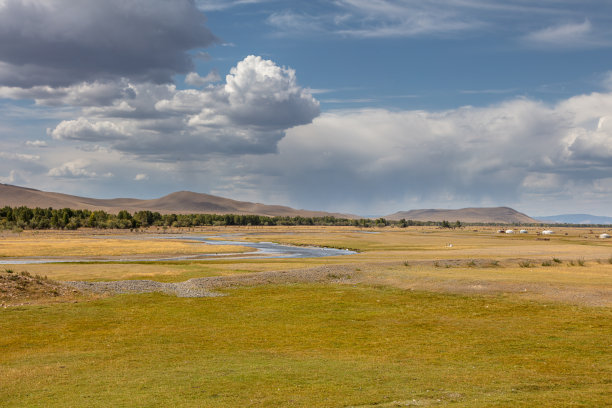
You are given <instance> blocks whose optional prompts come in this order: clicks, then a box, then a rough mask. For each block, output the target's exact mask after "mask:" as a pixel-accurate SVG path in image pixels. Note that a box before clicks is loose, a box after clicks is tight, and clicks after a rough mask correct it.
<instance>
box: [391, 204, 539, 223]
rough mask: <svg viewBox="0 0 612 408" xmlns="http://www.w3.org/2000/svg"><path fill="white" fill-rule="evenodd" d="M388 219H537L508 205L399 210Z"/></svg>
mask: <svg viewBox="0 0 612 408" xmlns="http://www.w3.org/2000/svg"><path fill="white" fill-rule="evenodd" d="M385 218H387V219H389V220H401V219H402V218H404V219H406V220H415V221H444V220H446V221H451V222H454V221H457V220H459V221H461V222H485V223H500V224H520V223H523V224H529V223H538V222H539V221H537V220H534V219H533V218H531V217H529V216H527V215H525V214H523V213H520V212H518V211H516V210H514V209H512V208H509V207H489V208H462V209H460V210H433V209H427V210H411V211H399V212H396V213H395V214H391V215H387V216H386V217H385Z"/></svg>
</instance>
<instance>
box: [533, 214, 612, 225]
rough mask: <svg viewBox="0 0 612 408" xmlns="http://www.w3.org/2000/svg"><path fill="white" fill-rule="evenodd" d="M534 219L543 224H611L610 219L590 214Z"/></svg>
mask: <svg viewBox="0 0 612 408" xmlns="http://www.w3.org/2000/svg"><path fill="white" fill-rule="evenodd" d="M535 218H537V219H538V220H541V221H543V222H547V223H559V224H612V217H604V216H601V215H591V214H559V215H549V216H545V217H544V216H543V217H535Z"/></svg>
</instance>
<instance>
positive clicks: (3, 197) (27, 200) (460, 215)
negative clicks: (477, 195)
mask: <svg viewBox="0 0 612 408" xmlns="http://www.w3.org/2000/svg"><path fill="white" fill-rule="evenodd" d="M4 206H11V207H19V206H26V207H31V208H33V207H41V208H49V207H52V208H72V209H83V210H84V209H87V210H102V211H106V212H108V213H111V214H116V213H118V212H119V211H121V210H127V211H129V212H131V213H134V212H137V211H142V210H145V211H146V210H148V211H153V212H159V213H162V214H170V213H175V214H255V215H264V216H269V217H276V216H279V217H296V216H302V217H325V216H333V217H336V218H349V219H356V218H361V217H359V216H356V215H352V214H342V213H330V212H324V211H310V210H297V209H295V208H291V207H286V206H281V205H267V204H261V203H252V202H248V201H237V200H232V199H229V198H224V197H218V196H214V195H210V194H201V193H194V192H191V191H178V192H176V193H172V194H168V195H166V196H163V197H161V198H155V199H151V200H141V199H136V198H114V199H97V198H88V197H80V196H74V195H69V194H62V193H53V192H46V191H41V190H35V189H32V188H26V187H18V186H13V185H9V184H0V207H4ZM583 215H584V214H580V216H581V217H578V215H576V216H577V217H578V218H577V219H576V220H578V219H579V222H586V221H589V223H595V224H603V223H612V218H608V217H594V216H588V215H584V217H582V216H583ZM558 217H564V216H558ZM384 218H386V219H388V220H393V221H397V220H401V219H402V218H404V219H406V220H414V221H444V220H446V221H449V222H455V221H457V220H459V221H461V222H464V223H470V222H483V223H498V224H499V223H503V224H519V223H522V224H529V223H539V222H540V221H537V220H535V219H533V218H531V217H529V216H527V215H525V214H523V213H520V212H518V211H516V210H513V209H512V208H509V207H493V208H462V209H460V210H440V209H427V210H411V211H400V212H396V213H395V214H390V215H387V216H385V217H384ZM549 218H555V217H539V219H540V220H542V221H544V222H557V221H556V218H555V221H548V219H549ZM604 219H605V221H604ZM558 222H576V223H577V221H566V220H565V219H564V218H559V221H558Z"/></svg>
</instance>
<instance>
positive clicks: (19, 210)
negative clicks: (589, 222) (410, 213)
mask: <svg viewBox="0 0 612 408" xmlns="http://www.w3.org/2000/svg"><path fill="white" fill-rule="evenodd" d="M208 225H336V226H354V227H365V228H370V227H386V226H389V225H393V226H397V227H400V228H406V227H410V226H438V227H441V228H453V229H454V228H461V227H463V226H464V224H462V223H461V222H459V221H456V222H454V223H451V222H448V221H440V222H437V221H415V220H406V219H401V220H399V221H391V220H387V219H385V218H378V219H375V220H373V219H369V218H362V219H347V218H336V217H332V216H326V217H267V216H263V215H240V214H160V213H159V212H152V211H138V212H135V213H134V214H131V213H130V212H129V211H126V210H122V211H119V213H117V214H109V213H107V212H105V211H100V210H96V211H90V210H73V209H70V208H61V209H54V208H38V207H37V208H29V207H4V208H0V229H15V228H20V229H77V228H81V227H86V228H103V229H135V228H146V227H151V226H157V227H198V226H208ZM468 225H470V226H491V225H497V224H494V223H469V224H468ZM519 225H521V224H519ZM522 225H523V226H543V225H545V224H522ZM555 226H557V227H561V226H576V225H572V224H555ZM583 226H584V225H583ZM593 226H597V225H593ZM585 227H586V226H585Z"/></svg>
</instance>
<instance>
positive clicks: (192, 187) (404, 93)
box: [0, 0, 612, 216]
mask: <svg viewBox="0 0 612 408" xmlns="http://www.w3.org/2000/svg"><path fill="white" fill-rule="evenodd" d="M0 183H6V184H14V185H19V186H25V187H31V188H36V189H41V190H45V191H56V192H62V193H67V194H76V195H83V196H90V197H97V198H116V197H134V198H157V197H161V196H163V195H165V194H169V193H171V192H174V191H180V190H189V191H195V192H200V193H209V194H214V195H220V196H223V197H228V198H233V199H237V200H245V201H254V202H261V203H266V204H282V205H289V206H292V207H295V208H304V209H311V210H325V211H334V212H344V213H352V214H358V215H364V216H365V215H386V214H391V213H394V212H396V211H406V210H410V209H419V208H463V207H480V206H486V207H490V206H509V207H512V208H515V209H517V210H519V211H521V212H525V213H527V214H529V215H532V216H537V215H554V214H560V213H591V214H596V215H607V216H612V2H609V1H605V0H600V1H595V0H541V1H538V2H533V1H528V0H506V1H495V0H444V1H442V0H326V1H323V0H295V1H287V0H285V1H276V0H226V1H218V0H146V1H145V0H106V1H97V0H80V1H78V2H75V1H73V0H0Z"/></svg>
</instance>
